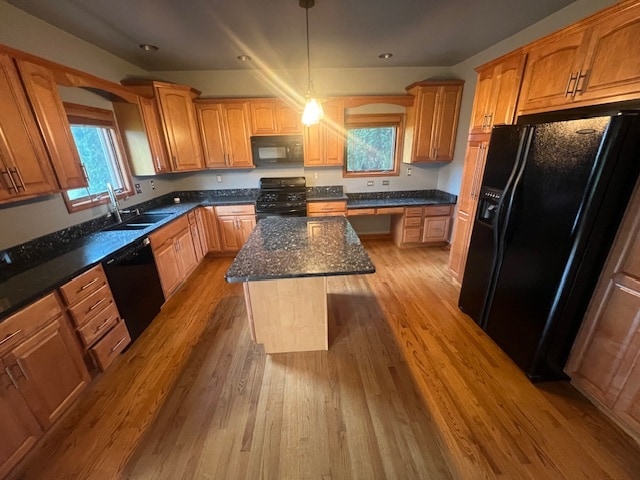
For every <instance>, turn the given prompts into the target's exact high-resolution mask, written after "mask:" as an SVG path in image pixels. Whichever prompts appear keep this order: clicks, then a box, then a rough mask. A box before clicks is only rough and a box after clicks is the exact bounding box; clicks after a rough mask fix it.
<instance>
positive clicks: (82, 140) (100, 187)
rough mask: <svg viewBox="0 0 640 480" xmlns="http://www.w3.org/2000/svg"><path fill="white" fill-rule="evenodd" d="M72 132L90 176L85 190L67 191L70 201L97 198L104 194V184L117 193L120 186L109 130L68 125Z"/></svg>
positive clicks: (105, 188) (90, 126) (121, 185)
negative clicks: (96, 196)
mask: <svg viewBox="0 0 640 480" xmlns="http://www.w3.org/2000/svg"><path fill="white" fill-rule="evenodd" d="M71 133H72V134H73V138H74V140H75V143H76V148H77V149H78V153H79V154H80V159H81V161H82V163H83V164H84V166H85V170H86V174H87V176H88V177H89V186H88V188H76V189H74V190H68V191H67V195H68V196H69V200H72V201H73V200H77V199H79V198H83V197H88V196H93V195H98V194H101V193H104V192H106V191H107V182H109V183H111V185H113V188H114V189H116V190H118V189H121V188H122V187H123V184H122V179H121V176H120V172H119V168H118V162H117V159H116V158H115V147H114V144H113V140H112V137H111V131H110V129H108V128H105V127H99V126H92V125H71Z"/></svg>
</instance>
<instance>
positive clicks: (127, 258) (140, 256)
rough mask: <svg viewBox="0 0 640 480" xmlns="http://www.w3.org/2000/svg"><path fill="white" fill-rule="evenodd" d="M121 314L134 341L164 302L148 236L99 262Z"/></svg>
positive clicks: (158, 311)
mask: <svg viewBox="0 0 640 480" xmlns="http://www.w3.org/2000/svg"><path fill="white" fill-rule="evenodd" d="M102 266H103V268H104V271H105V274H106V275H107V280H108V281H109V287H110V288H111V292H112V293H113V298H114V300H115V301H116V305H117V306H118V310H119V311H120V316H121V317H122V318H123V319H124V321H125V323H126V324H127V328H128V330H129V335H131V342H132V343H133V342H134V341H135V339H136V338H138V337H139V336H140V335H141V334H142V332H143V331H144V330H145V328H147V327H148V326H149V324H150V323H151V322H152V321H153V319H154V318H155V317H156V315H157V314H158V313H160V307H161V306H162V304H163V303H164V294H163V293H162V286H161V284H160V277H159V276H158V270H157V269H156V262H155V259H154V258H153V252H152V251H151V245H150V244H149V239H148V238H144V239H141V240H137V241H135V242H134V243H132V244H131V245H128V246H127V247H125V248H124V249H122V250H120V251H118V252H116V253H114V254H113V255H111V256H110V257H108V258H107V259H106V260H105V261H104V262H102Z"/></svg>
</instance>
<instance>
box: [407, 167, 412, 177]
mask: <svg viewBox="0 0 640 480" xmlns="http://www.w3.org/2000/svg"><path fill="white" fill-rule="evenodd" d="M410 176H411V167H409V168H407V177H410Z"/></svg>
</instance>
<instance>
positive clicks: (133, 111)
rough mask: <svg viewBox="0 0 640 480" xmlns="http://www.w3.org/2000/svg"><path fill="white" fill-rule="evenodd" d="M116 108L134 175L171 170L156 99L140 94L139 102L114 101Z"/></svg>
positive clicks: (115, 112)
mask: <svg viewBox="0 0 640 480" xmlns="http://www.w3.org/2000/svg"><path fill="white" fill-rule="evenodd" d="M113 111H114V114H115V116H116V120H117V123H118V128H119V130H120V133H121V134H122V137H123V138H122V140H123V143H124V146H125V149H126V151H127V157H128V159H129V165H130V166H131V173H132V174H133V175H157V174H161V173H169V172H170V171H171V165H170V162H169V156H168V154H167V149H166V146H165V144H164V139H163V132H162V123H161V120H160V113H159V112H158V107H157V106H156V103H155V100H154V99H152V98H147V97H138V104H137V105H136V104H134V103H126V102H114V103H113Z"/></svg>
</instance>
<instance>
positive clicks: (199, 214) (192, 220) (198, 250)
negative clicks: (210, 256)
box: [187, 207, 209, 263]
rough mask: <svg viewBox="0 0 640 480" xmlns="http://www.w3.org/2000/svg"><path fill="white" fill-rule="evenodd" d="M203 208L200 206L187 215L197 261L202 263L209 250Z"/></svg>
mask: <svg viewBox="0 0 640 480" xmlns="http://www.w3.org/2000/svg"><path fill="white" fill-rule="evenodd" d="M203 209H204V207H199V208H197V209H195V210H194V211H192V212H189V214H188V215H187V218H188V220H189V230H190V232H191V239H192V240H193V247H194V251H195V255H196V257H195V258H196V263H200V261H201V260H202V259H203V258H204V256H205V255H206V254H207V253H208V252H209V247H208V244H207V238H206V228H205V225H204V214H203Z"/></svg>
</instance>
